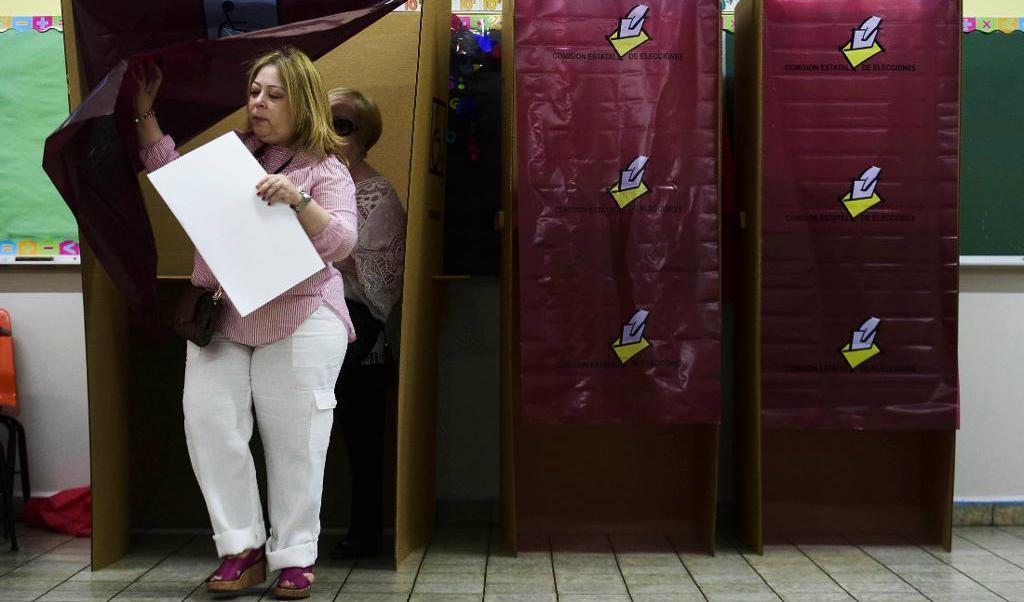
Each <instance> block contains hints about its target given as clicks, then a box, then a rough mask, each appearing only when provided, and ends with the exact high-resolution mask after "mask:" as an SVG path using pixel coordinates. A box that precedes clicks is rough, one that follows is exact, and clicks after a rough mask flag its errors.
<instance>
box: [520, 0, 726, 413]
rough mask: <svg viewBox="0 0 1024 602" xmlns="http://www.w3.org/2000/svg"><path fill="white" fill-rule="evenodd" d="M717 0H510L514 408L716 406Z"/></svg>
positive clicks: (684, 409) (696, 409)
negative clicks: (516, 344)
mask: <svg viewBox="0 0 1024 602" xmlns="http://www.w3.org/2000/svg"><path fill="white" fill-rule="evenodd" d="M720 29H721V23H720V20H719V3H718V1H717V0H648V1H646V2H643V3H642V4H641V3H639V2H626V1H622V0H588V1H587V2H579V1H576V0H518V1H517V2H516V22H515V31H516V50H515V67H516V120H517V123H516V129H517V170H518V184H517V187H518V208H517V211H518V214H517V221H518V227H519V234H518V240H519V289H520V308H519V328H520V370H521V383H520V384H521V399H520V402H519V405H520V410H521V413H520V416H521V417H523V418H524V419H525V420H526V422H527V423H532V424H614V423H626V424H629V423H634V424H680V423H716V422H718V420H719V398H720V396H719V390H720V385H719V371H720V357H719V333H720V324H719V321H720V316H719V314H720V308H719V288H720V285H719V251H718V230H719V227H718V194H717V178H718V169H717V156H718V127H719V82H720V76H719V69H720V67H719V40H720Z"/></svg>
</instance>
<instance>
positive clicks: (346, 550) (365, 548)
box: [330, 539, 383, 560]
mask: <svg viewBox="0 0 1024 602" xmlns="http://www.w3.org/2000/svg"><path fill="white" fill-rule="evenodd" d="M382 551H383V550H382V548H381V545H380V541H379V539H378V541H377V542H375V543H370V542H366V541H353V540H350V539H343V540H341V541H339V542H338V543H337V544H335V546H334V547H333V548H331V554H330V555H331V558H333V559H335V560H353V559H357V558H372V557H374V556H380V555H381V552H382Z"/></svg>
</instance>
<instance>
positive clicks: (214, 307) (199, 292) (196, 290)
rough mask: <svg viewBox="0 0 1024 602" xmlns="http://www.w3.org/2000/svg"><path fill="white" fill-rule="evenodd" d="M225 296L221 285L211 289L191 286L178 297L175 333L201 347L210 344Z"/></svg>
mask: <svg viewBox="0 0 1024 602" xmlns="http://www.w3.org/2000/svg"><path fill="white" fill-rule="evenodd" d="M223 296H224V289H223V288H221V287H217V290H216V291H211V290H207V289H205V288H200V287H198V286H190V287H189V288H188V290H187V291H185V293H184V294H183V295H182V296H181V298H180V299H178V305H177V307H176V308H175V311H174V324H173V328H174V333H175V334H177V335H178V336H180V337H182V338H184V339H188V340H189V341H192V342H193V343H195V344H196V345H199V346H200V347H205V346H207V345H209V344H210V339H212V338H213V328H214V326H215V325H216V324H217V316H219V315H220V312H221V310H222V309H223V307H224V306H223V305H221V303H220V299H221V297H223Z"/></svg>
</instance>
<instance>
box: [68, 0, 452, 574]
mask: <svg viewBox="0 0 1024 602" xmlns="http://www.w3.org/2000/svg"><path fill="white" fill-rule="evenodd" d="M71 4H72V3H71V1H70V0H63V9H64V27H65V35H66V38H67V45H66V53H67V64H68V82H69V88H70V93H71V100H72V108H74V107H77V106H78V105H79V104H80V103H81V102H82V100H83V98H84V97H85V96H86V95H87V93H88V90H87V86H86V83H85V82H86V81H88V80H87V78H86V75H85V73H84V72H83V63H82V61H81V60H80V56H79V53H80V50H81V49H80V46H79V42H78V41H77V38H79V37H80V36H81V34H80V32H79V31H78V30H76V26H75V18H74V14H73V11H72V7H71ZM280 4H285V3H284V2H282V3H280ZM413 5H414V6H413ZM449 15H450V12H449V7H448V6H447V5H446V3H444V2H426V3H406V6H405V7H403V10H401V11H396V12H393V13H390V14H387V15H386V16H384V17H383V18H381V19H380V20H379V21H377V22H375V23H374V24H373V25H371V26H369V27H368V28H366V29H365V30H363V31H362V32H360V33H358V34H356V36H355V37H353V38H351V39H350V40H349V41H347V42H346V43H344V44H343V45H342V46H340V47H338V48H336V49H335V50H333V51H331V52H328V53H327V54H326V55H325V56H323V57H322V58H320V59H319V60H318V61H317V67H318V68H319V70H320V72H321V74H322V75H323V77H324V80H325V83H326V85H327V87H328V88H332V87H335V86H347V87H352V88H356V89H359V90H361V91H363V92H365V93H366V94H368V95H369V96H371V97H373V98H374V99H375V100H376V101H377V103H378V104H379V105H380V108H381V112H382V115H383V122H384V132H383V136H382V138H381V140H380V142H379V143H378V144H377V145H376V146H375V147H374V148H373V149H372V151H371V153H370V155H369V160H370V161H372V162H373V164H374V166H375V167H376V168H377V169H378V170H379V171H380V172H381V173H382V174H383V175H384V176H386V177H387V178H388V180H389V181H390V182H391V183H392V184H393V185H394V186H395V188H396V190H397V192H398V196H399V198H400V199H401V201H402V203H403V205H404V206H405V207H406V209H407V220H408V232H407V252H406V264H405V285H404V291H403V299H404V301H403V312H402V316H401V342H400V346H399V347H400V350H401V355H400V360H399V363H398V382H397V386H396V389H395V390H394V391H393V392H392V394H391V397H392V401H391V406H392V407H391V410H390V421H389V422H390V425H389V426H390V427H391V428H390V433H391V434H390V435H389V440H388V450H389V451H388V452H387V454H386V456H385V467H386V468H387V470H388V474H387V475H386V476H385V482H386V483H387V485H388V486H387V489H388V490H390V492H391V493H390V495H386V496H385V500H386V501H385V504H386V505H387V506H388V507H387V508H386V513H385V517H386V518H385V521H386V527H387V524H388V523H390V525H391V526H393V528H394V533H395V535H394V558H395V560H396V562H397V561H399V560H401V559H402V558H403V557H405V556H406V555H407V554H408V553H409V552H410V551H412V550H414V549H416V548H418V547H421V546H423V545H425V544H426V542H427V541H428V539H429V536H430V530H431V528H432V525H433V512H434V472H435V454H434V439H435V413H436V377H437V376H436V372H437V364H436V353H435V347H436V342H437V339H438V332H437V329H438V319H437V312H438V286H439V285H438V284H437V281H436V277H437V276H439V275H441V234H442V216H443V191H444V177H445V169H444V147H443V141H444V140H445V136H444V132H445V130H446V126H445V115H446V113H445V110H444V109H445V108H446V107H447V97H448V85H447V83H448V81H447V80H448V27H449V18H450V17H449ZM238 98H239V101H238V105H239V106H242V103H244V98H245V96H244V90H241V89H240V90H239V93H238ZM244 126H245V115H244V108H241V109H239V110H238V111H237V112H235V113H234V114H232V115H231V116H229V117H228V118H226V119H224V120H222V121H221V122H220V123H218V124H216V125H215V126H213V127H211V128H209V129H208V130H207V131H205V132H203V133H202V134H200V135H199V136H196V137H195V138H193V139H191V140H177V142H178V144H179V149H180V150H181V151H183V152H187V151H189V150H191V149H194V148H196V147H197V146H200V145H202V144H204V143H206V142H209V141H210V140H213V139H214V138H216V137H218V136H219V135H221V134H224V133H225V132H228V131H230V130H232V129H244ZM139 185H140V186H141V187H142V190H143V194H144V198H145V203H146V211H147V213H148V216H149V220H150V223H151V224H152V230H153V235H154V238H155V240H156V246H157V251H158V256H159V262H158V266H157V278H158V281H157V283H156V297H157V306H158V309H159V312H158V315H159V318H160V325H159V328H158V329H157V331H156V333H155V336H154V333H153V332H150V331H147V330H145V329H143V328H141V327H139V326H138V325H137V324H136V322H135V321H133V319H132V317H131V315H130V310H129V308H128V304H127V302H126V300H125V298H124V297H123V295H122V294H121V292H120V291H119V290H118V288H117V287H116V286H115V285H114V283H113V281H112V280H111V278H110V276H109V275H108V273H107V272H106V271H105V269H104V267H103V266H102V265H101V264H100V263H99V261H97V258H96V254H95V253H94V252H93V250H92V249H91V248H90V247H89V245H88V242H87V241H86V242H84V243H83V261H82V264H83V293H84V303H85V319H86V353H87V364H88V381H89V417H90V420H89V424H90V439H91V467H92V487H93V535H92V545H93V561H92V566H93V568H95V569H100V568H102V567H104V566H106V565H108V564H110V563H112V562H114V561H116V560H117V559H118V558H120V557H121V556H122V555H123V554H124V552H125V550H126V548H127V545H128V541H129V531H130V530H131V529H138V528H186V527H188V528H193V527H202V526H206V525H208V523H209V519H208V517H207V515H206V510H205V507H204V504H203V500H202V496H201V494H200V492H199V489H198V486H197V485H196V483H195V477H194V475H193V474H192V468H191V466H190V464H189V459H188V454H187V451H186V448H185V440H184V433H183V430H182V413H181V388H182V378H183V373H184V359H185V353H184V341H182V340H180V339H178V338H176V337H175V336H174V335H173V334H171V332H170V329H169V315H170V311H171V310H172V308H173V306H174V303H175V302H176V300H177V298H178V296H179V294H180V293H181V292H182V291H183V290H184V289H185V287H187V286H188V280H189V277H190V274H191V270H192V257H193V247H192V244H191V242H190V241H189V239H188V237H187V236H186V235H185V233H184V231H183V230H182V229H181V226H180V225H179V224H178V222H177V220H175V218H174V216H173V215H172V214H171V213H170V211H169V210H168V208H167V206H166V205H165V204H164V203H163V201H162V199H161V198H160V197H159V195H157V194H156V193H155V191H154V190H153V189H152V187H151V185H150V184H149V182H148V180H147V178H145V177H144V176H141V175H140V178H139ZM251 269H254V270H258V269H259V266H257V265H253V266H251ZM253 449H254V452H255V457H256V461H257V466H258V470H262V467H261V466H260V465H261V464H262V456H261V452H262V450H261V449H260V445H259V443H258V439H256V440H255V443H254V445H253ZM344 453H345V452H344V445H341V444H340V435H339V434H338V431H337V430H336V431H335V438H334V444H333V445H332V446H331V451H330V454H329V456H328V463H327V471H326V474H325V490H324V498H323V509H322V514H321V520H322V524H323V527H324V528H338V527H343V526H345V525H346V523H347V521H348V506H347V504H348V491H347V480H348V479H347V476H346V473H345V462H344V455H343V454H344ZM263 499H264V500H266V497H265V496H264V498H263ZM388 517H390V520H389V519H388Z"/></svg>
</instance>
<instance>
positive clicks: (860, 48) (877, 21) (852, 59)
mask: <svg viewBox="0 0 1024 602" xmlns="http://www.w3.org/2000/svg"><path fill="white" fill-rule="evenodd" d="M881 25H882V19H881V17H869V18H868V19H867V20H865V21H864V22H863V23H861V25H860V27H858V28H857V29H854V30H853V36H852V37H851V38H850V41H849V42H847V43H846V45H844V46H842V47H840V49H839V50H840V51H841V52H842V53H843V56H845V57H846V60H847V62H849V63H850V67H852V68H854V69H856V68H857V67H859V66H861V64H863V63H864V62H865V61H867V60H868V59H870V58H871V57H873V56H875V55H876V54H878V53H880V52H885V49H884V48H882V46H881V45H880V44H879V43H878V30H879V28H880V27H881Z"/></svg>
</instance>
